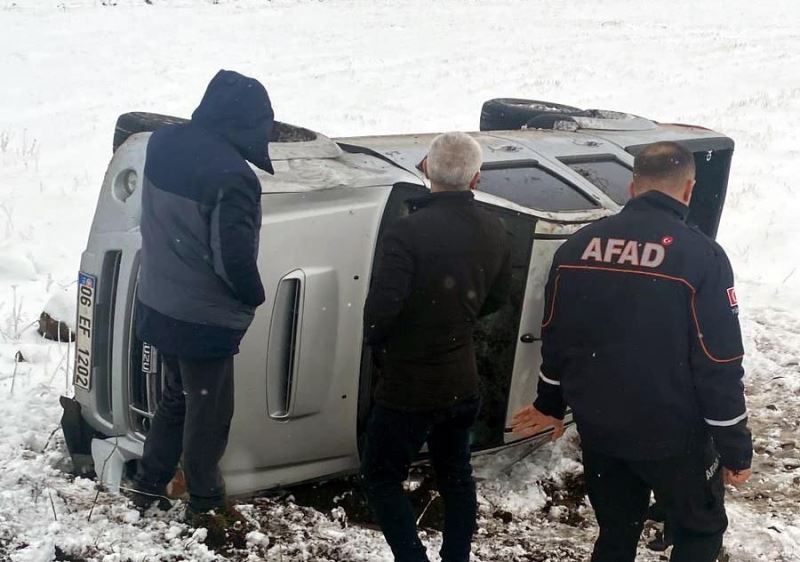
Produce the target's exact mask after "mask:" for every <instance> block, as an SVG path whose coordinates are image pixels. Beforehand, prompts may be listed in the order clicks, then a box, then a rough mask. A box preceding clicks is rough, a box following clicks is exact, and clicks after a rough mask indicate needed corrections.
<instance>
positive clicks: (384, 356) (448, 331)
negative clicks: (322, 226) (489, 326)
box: [364, 191, 511, 411]
mask: <svg viewBox="0 0 800 562" xmlns="http://www.w3.org/2000/svg"><path fill="white" fill-rule="evenodd" d="M410 209H411V214H409V215H408V216H407V217H404V218H402V219H399V220H398V221H397V222H396V223H395V224H393V225H392V226H391V227H389V228H388V229H387V231H386V233H385V235H384V236H383V239H382V241H381V247H380V248H379V251H378V262H377V264H376V272H375V274H374V276H373V280H372V285H371V287H370V290H369V295H368V297H367V302H366V307H365V310H364V334H365V336H364V337H365V340H366V342H367V343H368V344H371V345H372V347H373V353H374V354H375V356H376V359H377V362H378V364H379V365H380V367H381V376H380V378H379V381H378V387H377V389H376V395H375V398H376V400H377V401H378V403H380V404H383V405H384V406H388V407H392V408H395V409H401V410H406V411H430V410H436V409H443V408H447V407H449V406H451V405H453V404H454V403H456V402H458V401H461V400H464V399H468V398H474V397H477V396H478V373H477V367H476V363H475V350H474V344H473V340H472V334H473V330H474V326H475V321H476V319H477V318H478V317H479V316H481V315H484V314H488V313H491V312H493V311H495V310H497V309H499V308H500V307H501V306H502V305H503V304H505V303H506V302H507V300H508V294H509V290H510V283H511V243H510V238H509V235H508V233H507V231H506V230H505V228H504V227H503V226H502V224H501V223H500V221H499V219H497V218H496V217H494V216H492V215H491V214H489V213H488V212H487V211H484V210H483V209H480V208H479V207H478V205H477V204H476V203H475V201H474V197H473V195H472V193H471V192H466V191H465V192H442V193H435V194H430V195H426V196H424V197H422V198H420V199H416V200H413V201H412V202H411V205H410Z"/></svg>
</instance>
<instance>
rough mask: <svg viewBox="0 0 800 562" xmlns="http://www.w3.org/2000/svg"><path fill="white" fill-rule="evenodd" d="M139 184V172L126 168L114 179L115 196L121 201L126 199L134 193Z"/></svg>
mask: <svg viewBox="0 0 800 562" xmlns="http://www.w3.org/2000/svg"><path fill="white" fill-rule="evenodd" d="M138 185H139V174H137V173H136V170H125V171H123V172H121V173H120V174H119V175H117V179H116V180H115V181H114V196H115V197H116V198H117V199H119V200H120V201H123V202H124V201H125V200H126V199H128V197H130V196H131V195H133V192H134V191H136V187H137V186H138Z"/></svg>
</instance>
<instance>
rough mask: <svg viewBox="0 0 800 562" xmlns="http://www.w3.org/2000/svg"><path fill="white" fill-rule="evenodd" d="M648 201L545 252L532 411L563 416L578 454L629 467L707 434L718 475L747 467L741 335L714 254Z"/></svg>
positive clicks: (705, 241)
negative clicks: (717, 458)
mask: <svg viewBox="0 0 800 562" xmlns="http://www.w3.org/2000/svg"><path fill="white" fill-rule="evenodd" d="M687 211H688V208H687V207H686V206H684V205H682V204H681V203H680V202H678V201H676V200H674V199H672V198H670V197H669V196H667V195H665V194H663V193H659V192H656V191H651V192H647V193H645V194H644V195H641V196H640V197H637V198H635V199H633V200H632V201H630V202H629V203H628V204H627V205H626V206H625V208H624V209H623V210H622V212H621V213H619V214H618V215H616V216H613V217H609V218H607V219H604V220H601V221H598V222H596V223H594V224H592V225H590V226H588V227H586V228H584V229H583V230H581V231H580V232H578V233H576V234H575V235H574V236H573V237H571V238H570V239H569V240H568V241H567V242H565V243H564V244H563V245H562V247H561V248H560V249H559V250H558V251H557V252H556V255H555V258H554V261H553V266H552V269H551V271H550V278H549V281H548V284H547V290H546V304H545V313H544V323H543V329H542V367H541V376H540V380H539V387H538V390H539V395H538V397H537V400H536V403H535V405H536V407H537V408H538V409H539V410H540V411H542V412H544V413H546V414H549V415H553V416H556V417H559V418H560V417H563V415H564V410H565V407H566V406H569V407H570V408H572V410H573V413H574V417H575V421H576V423H577V426H578V431H579V433H580V435H581V440H582V443H583V446H584V447H585V448H587V449H590V450H597V451H599V452H602V453H605V454H608V455H612V456H617V457H620V458H625V459H630V460H644V459H658V458H666V457H669V456H677V455H680V454H682V453H684V452H686V450H687V447H689V446H690V444H691V443H692V442H696V440H697V439H707V438H708V435H709V434H710V435H711V436H713V439H714V442H715V444H716V447H717V450H718V451H719V453H720V455H721V459H722V464H723V466H726V467H728V468H731V469H734V470H735V469H742V468H747V467H749V466H750V461H751V457H752V442H751V438H750V432H749V431H748V429H747V411H746V407H745V398H744V388H743V384H742V376H743V374H744V371H743V369H742V357H743V355H744V352H743V349H742V338H741V333H740V329H739V321H738V303H737V301H736V292H735V290H734V285H733V273H732V271H731V266H730V263H729V261H728V258H727V257H726V255H725V252H724V251H723V250H722V248H721V247H720V246H719V245H718V244H717V243H716V242H714V241H713V240H711V239H710V238H708V237H707V236H705V235H704V234H703V233H701V232H700V231H699V230H697V229H694V228H692V227H689V226H688V225H687V224H686V222H685V218H686V214H687Z"/></svg>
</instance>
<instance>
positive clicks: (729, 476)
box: [722, 466, 753, 488]
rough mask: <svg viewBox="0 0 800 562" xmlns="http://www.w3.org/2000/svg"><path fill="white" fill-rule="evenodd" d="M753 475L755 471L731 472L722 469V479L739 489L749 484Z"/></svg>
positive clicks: (728, 469)
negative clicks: (746, 483)
mask: <svg viewBox="0 0 800 562" xmlns="http://www.w3.org/2000/svg"><path fill="white" fill-rule="evenodd" d="M752 474H753V471H752V470H751V469H749V468H745V469H744V470H731V469H730V468H725V467H724V466H723V467H722V479H723V481H724V482H725V483H726V484H728V485H730V486H736V487H737V488H738V487H739V486H741V485H742V484H744V483H745V482H747V481H748V480H749V479H750V476H751V475H752Z"/></svg>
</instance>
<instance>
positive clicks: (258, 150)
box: [192, 70, 275, 174]
mask: <svg viewBox="0 0 800 562" xmlns="http://www.w3.org/2000/svg"><path fill="white" fill-rule="evenodd" d="M192 123H194V124H196V125H199V126H201V127H203V128H204V129H207V130H209V131H212V132H214V133H217V134H219V135H221V136H222V137H224V138H225V139H226V140H227V141H228V142H230V143H231V144H232V145H233V146H234V147H235V148H236V150H237V151H238V152H239V154H241V155H242V157H243V158H244V159H245V160H247V161H249V162H251V163H252V164H253V165H255V166H256V167H258V168H260V169H262V170H264V171H266V172H269V173H270V174H272V173H274V170H273V168H272V162H271V161H270V159H269V152H268V145H269V141H270V139H271V138H272V129H273V126H274V124H275V113H274V112H273V111H272V104H271V103H270V101H269V94H267V90H266V88H264V86H263V85H262V84H261V82H259V81H258V80H256V79H255V78H248V77H247V76H244V75H242V74H239V73H238V72H233V71H232V70H220V71H219V72H217V74H216V76H214V78H212V80H211V82H209V84H208V88H206V93H205V94H204V95H203V99H202V101H200V105H198V106H197V109H195V110H194V113H192Z"/></svg>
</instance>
